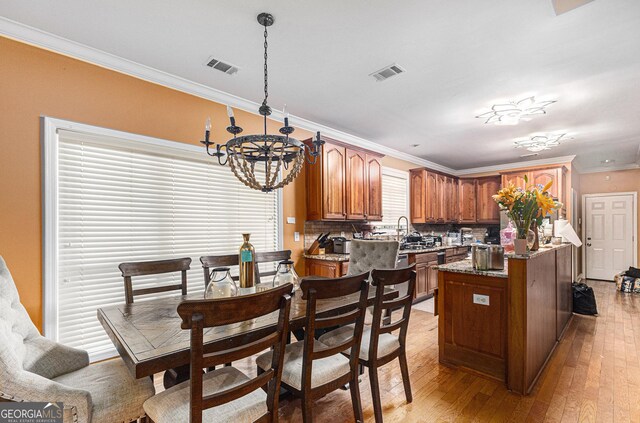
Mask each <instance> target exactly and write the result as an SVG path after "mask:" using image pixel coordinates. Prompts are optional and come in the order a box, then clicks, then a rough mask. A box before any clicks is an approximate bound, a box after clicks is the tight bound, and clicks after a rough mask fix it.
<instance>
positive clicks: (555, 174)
mask: <svg viewBox="0 0 640 423" xmlns="http://www.w3.org/2000/svg"><path fill="white" fill-rule="evenodd" d="M524 175H527V179H528V180H529V183H528V184H526V183H525V181H524ZM566 175H567V168H566V167H564V166H560V167H558V166H556V167H549V168H541V169H526V170H521V171H518V172H507V173H503V174H502V186H503V187H506V186H507V185H509V183H510V182H511V183H513V184H514V185H515V186H516V188H522V189H525V187H526V186H529V185H542V186H545V185H546V184H547V183H548V182H549V181H551V180H553V185H551V188H549V194H551V196H552V197H553V198H555V199H556V200H558V201H560V202H561V203H562V204H566V190H565V184H566Z"/></svg>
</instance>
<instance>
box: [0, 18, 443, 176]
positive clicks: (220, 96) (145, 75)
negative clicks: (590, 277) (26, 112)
mask: <svg viewBox="0 0 640 423" xmlns="http://www.w3.org/2000/svg"><path fill="white" fill-rule="evenodd" d="M0 35H2V36H4V37H6V38H11V39H13V40H16V41H19V42H22V43H26V44H30V45H33V46H35V47H39V48H43V49H46V50H50V51H53V52H55V53H59V54H62V55H64V56H68V57H71V58H73V59H78V60H81V61H83V62H87V63H90V64H93V65H97V66H100V67H103V68H105V69H109V70H113V71H116V72H119V73H123V74H125V75H129V76H133V77H135V78H138V79H142V80H144V81H147V82H151V83H154V84H157V85H161V86H164V87H167V88H170V89H173V90H177V91H181V92H184V93H186V94H190V95H194V96H197V97H200V98H204V99H206V100H210V101H213V102H216V103H221V104H227V105H230V106H231V107H233V108H236V109H240V110H244V111H246V112H249V113H253V114H257V113H256V111H257V110H258V108H259V107H260V104H259V103H256V102H254V101H250V100H247V99H244V98H241V97H238V96H235V95H233V94H229V93H226V92H224V91H221V90H218V89H215V88H211V87H208V86H206V85H204V84H199V83H197V82H193V81H190V80H188V79H185V78H181V77H179V76H176V75H173V74H170V73H167V72H163V71H160V70H158V69H154V68H152V67H149V66H145V65H142V64H140V63H136V62H134V61H131V60H128V59H124V58H122V57H118V56H116V55H113V54H111V53H107V52H105V51H102V50H98V49H96V48H93V47H90V46H87V45H85V44H81V43H78V42H75V41H71V40H68V39H66V38H63V37H59V36H57V35H54V34H51V33H49V32H45V31H42V30H40V29H37V28H34V27H31V26H28V25H24V24H22V23H19V22H16V21H12V20H10V19H7V18H4V17H0ZM283 118H284V116H283V114H282V112H281V111H279V110H274V111H273V113H272V114H271V119H274V120H282V119H283ZM290 119H291V120H292V121H295V126H296V127H297V128H300V129H304V130H307V131H310V132H316V131H320V132H322V133H323V134H324V135H326V136H328V137H330V138H335V139H339V140H341V141H343V142H346V143H348V144H351V145H353V146H357V147H360V148H365V149H368V150H374V151H377V152H379V153H382V154H384V155H387V156H391V157H394V158H396V159H400V160H404V161H407V162H410V163H413V164H416V165H417V166H424V167H428V168H431V169H434V170H439V171H441V172H445V173H451V174H455V172H456V171H455V170H454V169H451V168H449V167H446V166H443V165H440V164H438V163H434V162H431V161H429V160H425V159H423V158H420V157H417V156H414V155H411V154H408V153H404V152H402V151H398V150H396V149H393V148H390V147H386V146H383V145H380V144H376V143H374V142H372V141H369V140H366V139H364V138H361V137H358V136H355V135H351V134H349V133H346V132H343V131H339V130H336V129H333V128H331V127H329V126H326V125H322V124H319V123H316V122H313V121H310V120H307V119H304V118H301V117H298V116H293V115H291V116H290Z"/></svg>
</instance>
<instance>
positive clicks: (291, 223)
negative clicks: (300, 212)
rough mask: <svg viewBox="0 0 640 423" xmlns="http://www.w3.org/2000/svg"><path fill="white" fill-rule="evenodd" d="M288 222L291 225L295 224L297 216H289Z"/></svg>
mask: <svg viewBox="0 0 640 423" xmlns="http://www.w3.org/2000/svg"><path fill="white" fill-rule="evenodd" d="M287 223H288V224H289V225H295V223H296V218H295V217H293V216H288V217H287Z"/></svg>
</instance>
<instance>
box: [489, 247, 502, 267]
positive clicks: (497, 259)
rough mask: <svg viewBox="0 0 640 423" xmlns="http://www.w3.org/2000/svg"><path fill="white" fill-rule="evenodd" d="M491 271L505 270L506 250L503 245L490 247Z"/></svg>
mask: <svg viewBox="0 0 640 423" xmlns="http://www.w3.org/2000/svg"><path fill="white" fill-rule="evenodd" d="M489 269H491V270H504V248H503V247H502V245H489Z"/></svg>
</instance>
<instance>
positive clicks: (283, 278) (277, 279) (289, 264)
mask: <svg viewBox="0 0 640 423" xmlns="http://www.w3.org/2000/svg"><path fill="white" fill-rule="evenodd" d="M286 283H291V284H293V291H294V292H295V291H296V290H297V289H298V288H299V287H300V278H299V277H298V274H297V273H296V270H295V269H294V268H293V261H291V260H284V261H281V262H280V263H278V269H277V270H276V274H275V276H274V277H273V287H274V288H275V287H276V286H279V285H284V284H286Z"/></svg>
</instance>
